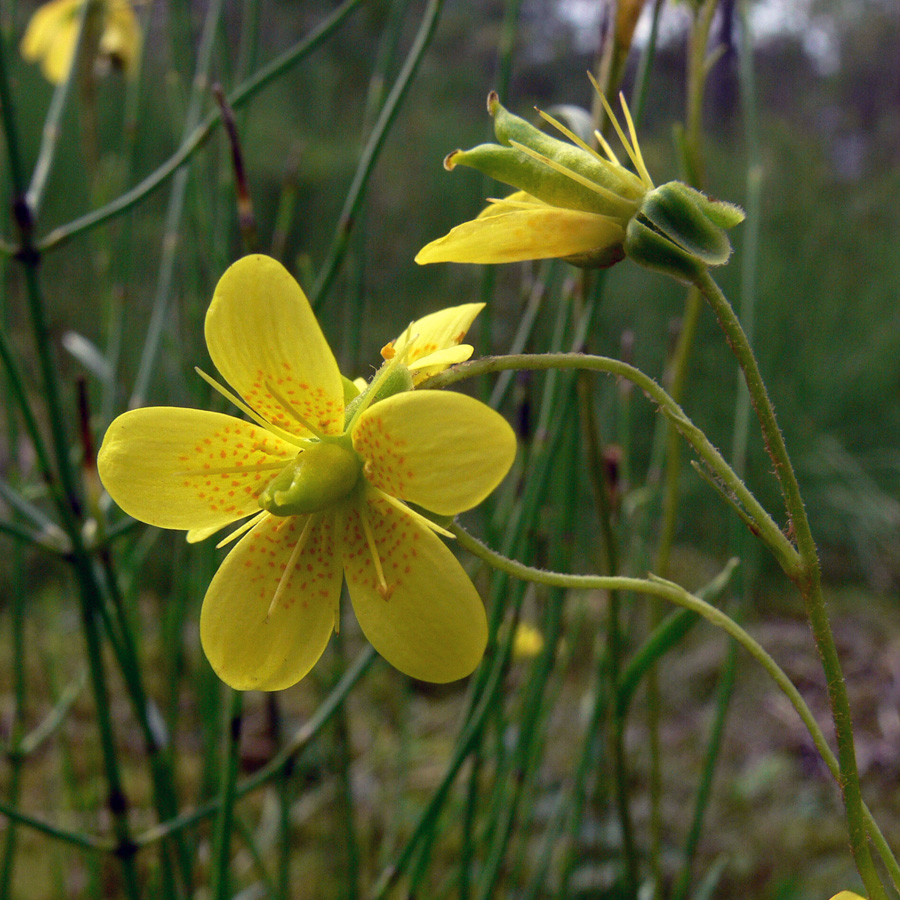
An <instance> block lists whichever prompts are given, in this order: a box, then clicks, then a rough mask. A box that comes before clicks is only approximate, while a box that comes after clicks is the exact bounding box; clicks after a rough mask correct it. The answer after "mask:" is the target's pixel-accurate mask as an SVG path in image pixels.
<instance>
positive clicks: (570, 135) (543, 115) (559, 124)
mask: <svg viewBox="0 0 900 900" xmlns="http://www.w3.org/2000/svg"><path fill="white" fill-rule="evenodd" d="M535 109H537V107H535ZM537 113H538V115H539V116H540V117H541V118H542V119H543V120H544V121H545V122H549V123H550V124H551V125H552V126H553V127H554V128H555V129H556V130H557V131H559V132H561V133H562V134H564V135H565V136H566V137H567V138H568V139H569V140H570V141H571V142H572V143H573V144H575V145H577V146H578V147H581V149H582V150H586V151H587V152H588V153H590V154H591V156H593V157H594V159H596V160H597V162H600V163H603V165H604V166H608V165H609V160H608V159H604V158H603V157H602V156H601V155H600V154H599V153H598V152H597V151H596V150H595V149H594V148H593V147H592V146H591V145H590V144H587V143H585V142H584V141H583V140H582V139H581V138H580V137H578V135H577V134H575V132H574V131H572V130H571V129H569V128H566V126H565V125H563V123H562V122H560V121H559V119H556V118H554V117H553V116H551V115H550V113H545V112H544V111H543V110H542V109H537Z"/></svg>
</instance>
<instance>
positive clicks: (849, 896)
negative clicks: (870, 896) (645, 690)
mask: <svg viewBox="0 0 900 900" xmlns="http://www.w3.org/2000/svg"><path fill="white" fill-rule="evenodd" d="M831 900H866V898H865V897H860V896H859V894H854V893H853V891H841V892H840V893H839V894H835V895H834V896H833V897H832V898H831Z"/></svg>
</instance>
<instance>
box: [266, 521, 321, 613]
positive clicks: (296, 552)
mask: <svg viewBox="0 0 900 900" xmlns="http://www.w3.org/2000/svg"><path fill="white" fill-rule="evenodd" d="M317 519H318V516H310V517H309V518H308V519H307V520H306V524H305V525H304V526H303V531H302V532H301V533H300V538H299V540H298V541H297V543H296V544H295V545H294V549H293V550H292V551H291V556H290V559H288V563H287V565H286V566H285V568H284V571H283V572H282V573H281V578H280V579H279V581H278V587H277V588H275V596H274V597H272V602H271V603H270V604H269V610H268V612H267V613H266V621H267V622H268V621H269V617H270V616H271V615H272V613H273V612H274V611H275V607H276V606H278V601H279V600H280V599H281V595H282V594H283V593H284V591H285V588H286V587H287V583H288V581H290V578H291V573H292V572H293V570H294V566H296V565H297V559H298V558H299V557H300V553H301V552H302V550H303V548H304V547H305V546H306V542H307V540H309V535H310V532H311V531H312V526H313V523H314V522H315V521H316V520H317Z"/></svg>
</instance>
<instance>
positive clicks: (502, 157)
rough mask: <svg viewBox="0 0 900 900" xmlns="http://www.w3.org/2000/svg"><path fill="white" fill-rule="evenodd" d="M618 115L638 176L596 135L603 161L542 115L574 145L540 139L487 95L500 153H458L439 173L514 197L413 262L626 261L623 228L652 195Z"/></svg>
mask: <svg viewBox="0 0 900 900" xmlns="http://www.w3.org/2000/svg"><path fill="white" fill-rule="evenodd" d="M601 96H602V95H601ZM604 103H605V100H604ZM622 108H623V110H624V113H625V119H626V122H627V125H628V131H629V135H630V139H629V137H626V135H625V133H624V131H623V130H622V128H621V127H620V126H619V123H618V121H617V119H616V117H615V115H614V114H613V112H612V110H611V109H610V108H609V107H608V106H607V111H608V113H609V116H610V119H611V120H612V122H613V124H614V125H615V128H616V131H617V132H618V135H619V138H620V140H621V141H622V145H623V146H624V148H625V150H626V152H627V154H628V156H629V158H630V159H631V161H632V162H633V164H634V166H635V168H636V170H637V172H638V174H637V175H635V174H633V173H632V172H629V171H628V170H627V169H626V168H625V167H624V166H622V165H621V164H620V163H619V160H618V158H617V157H616V155H615V153H614V152H613V150H612V148H611V147H610V146H609V144H608V143H607V142H606V141H605V140H604V139H603V137H602V135H600V134H599V132H595V136H596V138H597V141H598V143H599V144H600V146H601V147H602V148H603V151H604V152H603V154H600V153H598V152H597V151H595V150H594V149H593V148H592V147H590V146H588V144H586V143H585V142H584V141H583V140H582V139H581V138H579V137H578V136H577V135H576V134H574V133H573V132H572V131H570V130H569V129H568V128H566V127H565V126H564V125H563V124H562V123H560V122H558V121H557V120H556V119H554V118H553V117H551V116H549V115H547V114H546V113H543V112H542V113H541V116H542V117H543V118H544V119H545V120H546V121H548V122H549V123H550V124H551V125H553V126H554V127H555V128H556V129H557V130H559V131H560V132H561V133H562V134H563V135H565V136H566V137H567V138H569V140H570V141H571V142H572V143H567V142H565V141H561V140H558V139H557V138H554V137H551V136H550V135H548V134H545V133H544V132H542V131H540V130H539V129H537V128H535V127H534V126H533V125H531V124H529V123H528V122H526V121H525V120H524V119H521V118H519V117H518V116H515V115H513V114H512V113H510V112H509V111H507V110H506V109H504V107H503V106H502V105H501V103H500V100H499V98H498V97H497V95H496V93H494V92H491V94H490V95H489V96H488V111H489V112H490V114H491V115H492V116H493V118H494V131H495V133H496V136H497V140H498V141H499V142H500V143H499V145H498V144H481V145H479V146H477V147H473V148H472V149H471V150H457V151H455V152H453V153H451V154H450V155H449V156H448V157H447V158H446V159H445V160H444V168H446V169H448V170H451V169H453V168H455V167H456V166H457V165H464V166H470V167H472V168H475V169H478V170H479V171H480V172H482V173H484V174H486V175H489V176H490V177H492V178H495V179H497V180H498V181H502V182H505V183H506V184H509V185H511V186H513V187H515V188H518V190H517V191H516V192H515V193H514V194H512V195H510V196H509V197H506V198H505V199H503V200H492V201H490V204H491V205H489V206H488V207H487V208H486V209H484V210H483V211H482V212H481V213H480V214H479V216H478V217H477V218H476V219H473V220H472V221H471V222H464V223H463V224H462V225H457V226H456V228H454V229H453V230H452V231H450V232H449V233H448V234H446V235H445V236H444V237H442V238H439V239H438V240H436V241H432V242H431V243H430V244H428V245H427V246H425V247H423V248H422V249H421V250H420V251H419V253H418V255H417V256H416V262H418V263H420V264H426V263H433V262H474V263H503V262H517V261H521V260H526V259H548V258H552V257H562V258H563V259H566V260H568V261H570V262H572V263H574V264H575V265H582V266H591V267H598V266H609V265H612V264H613V263H615V262H618V261H619V260H620V259H622V258H623V256H624V251H623V242H624V240H625V230H626V228H627V226H628V222H629V220H630V219H631V218H632V217H633V216H634V215H635V213H636V212H637V210H638V208H639V206H640V203H641V201H642V199H643V197H644V195H645V194H646V193H647V192H648V191H649V190H651V189H652V188H653V182H652V181H651V179H650V175H649V173H648V172H647V167H646V166H645V165H644V160H643V157H642V156H641V151H640V147H639V146H638V142H637V137H636V135H635V131H634V125H633V123H632V121H631V115H630V114H629V112H628V107H627V106H626V105H625V101H624V99H623V100H622Z"/></svg>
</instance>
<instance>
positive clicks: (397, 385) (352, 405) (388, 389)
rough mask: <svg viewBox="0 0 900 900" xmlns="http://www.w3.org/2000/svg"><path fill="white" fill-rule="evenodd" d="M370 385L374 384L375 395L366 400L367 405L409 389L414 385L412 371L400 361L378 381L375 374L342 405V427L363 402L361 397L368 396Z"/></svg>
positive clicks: (351, 418)
mask: <svg viewBox="0 0 900 900" xmlns="http://www.w3.org/2000/svg"><path fill="white" fill-rule="evenodd" d="M372 385H376V389H375V396H374V397H372V398H370V399H369V400H368V403H369V405H371V404H372V403H377V402H378V401H379V400H384V399H385V398H386V397H391V396H393V395H394V394H400V393H402V392H403V391H411V390H412V389H413V387H414V384H413V377H412V372H410V371H409V369H408V368H407V367H406V366H404V365H403V364H402V363H400V364H394V366H393V368H392V369H391V371H390V372H388V373H387V375H385V376H384V378H382V379H381V380H380V381H379V380H378V375H377V374H376V376H375V378H373V379H372V381H371V382H370V383H369V385H368V387H367V388H366V389H365V390H364V391H362V392H361V393H359V394H357V395H356V396H355V397H354V398H353V399H352V400H351V401H350V402H349V403H348V404H347V405H346V406H345V407H344V427H345V428H346V427H348V426H349V424H350V423H351V422H352V421H353V417H354V416H355V415H356V410H357V409H359V405H360V403H362V402H363V398H365V397H368V395H369V391H371V390H372Z"/></svg>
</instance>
